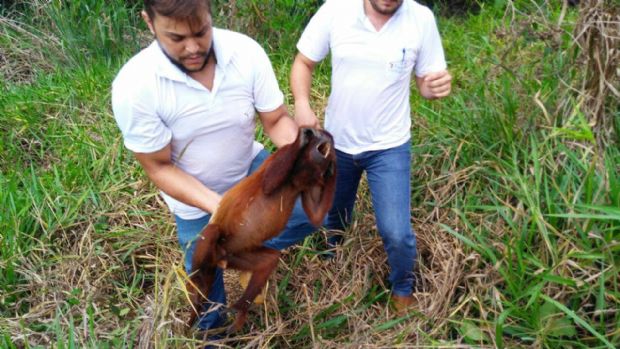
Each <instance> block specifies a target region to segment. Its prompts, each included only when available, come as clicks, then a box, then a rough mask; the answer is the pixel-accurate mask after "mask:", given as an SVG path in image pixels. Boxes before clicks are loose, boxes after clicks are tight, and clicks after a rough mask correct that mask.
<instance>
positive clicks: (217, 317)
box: [174, 150, 317, 329]
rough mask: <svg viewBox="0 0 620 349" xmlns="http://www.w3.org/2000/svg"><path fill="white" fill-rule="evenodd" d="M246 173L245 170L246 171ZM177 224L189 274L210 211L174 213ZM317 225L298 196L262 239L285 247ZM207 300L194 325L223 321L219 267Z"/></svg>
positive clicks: (256, 164)
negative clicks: (279, 225)
mask: <svg viewBox="0 0 620 349" xmlns="http://www.w3.org/2000/svg"><path fill="white" fill-rule="evenodd" d="M268 156H269V153H268V152H267V151H266V150H262V151H261V152H260V153H259V154H258V155H256V157H255V158H254V160H253V161H252V165H251V166H250V171H249V173H253V172H254V171H256V170H257V169H258V167H259V166H260V165H261V164H262V163H263V162H264V161H265V159H266V158H267V157H268ZM249 173H248V174H249ZM174 218H175V221H176V224H177V234H178V238H179V244H180V245H181V249H182V250H183V252H184V253H185V260H184V262H185V271H186V272H187V273H188V274H189V273H190V272H191V269H192V255H193V254H194V249H195V248H196V242H195V240H196V237H197V236H198V234H200V232H201V231H202V229H203V228H204V227H205V226H206V225H207V223H209V219H211V215H209V214H207V215H206V216H204V217H201V218H198V219H189V220H187V219H183V218H181V217H179V216H175V217H174ZM316 230H317V227H315V226H313V225H312V224H310V222H309V220H308V217H307V216H306V213H305V212H304V210H303V208H302V206H301V200H300V199H298V200H297V202H296V204H295V208H294V209H293V213H292V215H291V217H290V218H289V221H288V223H287V225H286V227H285V228H284V230H283V231H282V233H280V235H278V236H276V237H274V238H272V239H270V240H267V241H265V243H264V246H266V247H269V248H273V249H276V250H282V249H285V248H287V247H289V246H291V245H294V244H296V243H297V242H299V241H302V240H303V239H305V238H306V236H308V235H310V234H311V233H312V232H314V231H316ZM207 297H208V299H209V302H206V303H205V304H204V307H205V308H204V309H206V310H208V311H207V312H206V313H205V314H204V315H203V316H202V317H201V318H200V320H199V321H198V328H200V329H210V328H216V327H221V326H222V325H223V324H224V320H225V317H224V313H223V312H224V307H225V305H226V291H225V289H224V278H223V272H222V270H221V269H219V268H218V269H217V272H216V277H215V282H214V283H213V287H211V290H210V291H209V295H208V296H207Z"/></svg>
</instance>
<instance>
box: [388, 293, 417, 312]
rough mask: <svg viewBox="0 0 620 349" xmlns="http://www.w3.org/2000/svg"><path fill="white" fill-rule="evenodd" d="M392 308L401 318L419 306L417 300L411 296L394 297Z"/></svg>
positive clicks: (392, 298)
mask: <svg viewBox="0 0 620 349" xmlns="http://www.w3.org/2000/svg"><path fill="white" fill-rule="evenodd" d="M391 300H392V302H391V303H392V308H393V309H394V310H395V311H396V313H397V314H398V315H400V316H404V315H407V314H408V313H409V311H411V310H413V308H414V306H415V305H416V304H417V303H416V299H415V298H413V296H412V295H409V296H397V295H392V297H391Z"/></svg>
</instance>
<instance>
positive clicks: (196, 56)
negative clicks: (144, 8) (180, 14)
mask: <svg viewBox="0 0 620 349" xmlns="http://www.w3.org/2000/svg"><path fill="white" fill-rule="evenodd" d="M142 17H143V18H144V21H145V22H146V24H147V25H148V27H149V29H150V30H151V33H153V34H154V35H155V39H157V42H159V46H160V47H161V49H162V50H163V51H164V53H165V54H166V56H167V57H168V58H169V59H170V61H172V63H174V64H175V65H176V66H177V67H179V68H180V69H181V70H183V71H185V72H186V73H193V72H198V71H200V70H202V68H204V66H205V65H206V64H207V59H208V56H209V50H210V48H211V43H212V40H213V30H212V23H211V15H209V13H207V12H205V15H204V19H203V20H202V21H201V22H200V23H199V24H196V25H194V26H191V25H190V23H188V22H187V21H180V20H176V19H174V18H170V17H164V16H161V15H159V14H156V15H155V17H154V18H149V16H148V15H147V14H146V13H145V12H143V13H142Z"/></svg>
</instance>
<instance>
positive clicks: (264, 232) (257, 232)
mask: <svg viewBox="0 0 620 349" xmlns="http://www.w3.org/2000/svg"><path fill="white" fill-rule="evenodd" d="M289 217H290V213H286V212H282V213H281V214H278V215H268V214H265V215H261V216H259V217H256V216H254V219H244V220H241V221H240V222H237V225H236V226H234V227H229V230H228V231H231V232H232V231H234V233H233V234H230V235H228V236H227V237H226V239H225V241H223V244H222V245H223V246H224V249H225V250H226V251H227V252H228V253H236V252H242V251H246V250H252V249H256V248H257V247H260V246H262V245H263V243H264V242H265V241H266V240H269V239H271V238H273V237H275V236H277V235H278V234H280V232H282V230H283V229H284V227H285V226H286V223H287V221H288V218H289ZM267 218H269V219H267Z"/></svg>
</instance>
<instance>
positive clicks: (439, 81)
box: [416, 70, 452, 99]
mask: <svg viewBox="0 0 620 349" xmlns="http://www.w3.org/2000/svg"><path fill="white" fill-rule="evenodd" d="M416 84H417V85H418V89H419V91H420V95H422V97H424V98H427V99H436V98H442V97H446V96H447V95H449V94H450V91H451V88H452V75H450V73H448V71H447V70H442V71H438V72H434V73H429V74H426V75H424V76H422V77H416Z"/></svg>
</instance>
